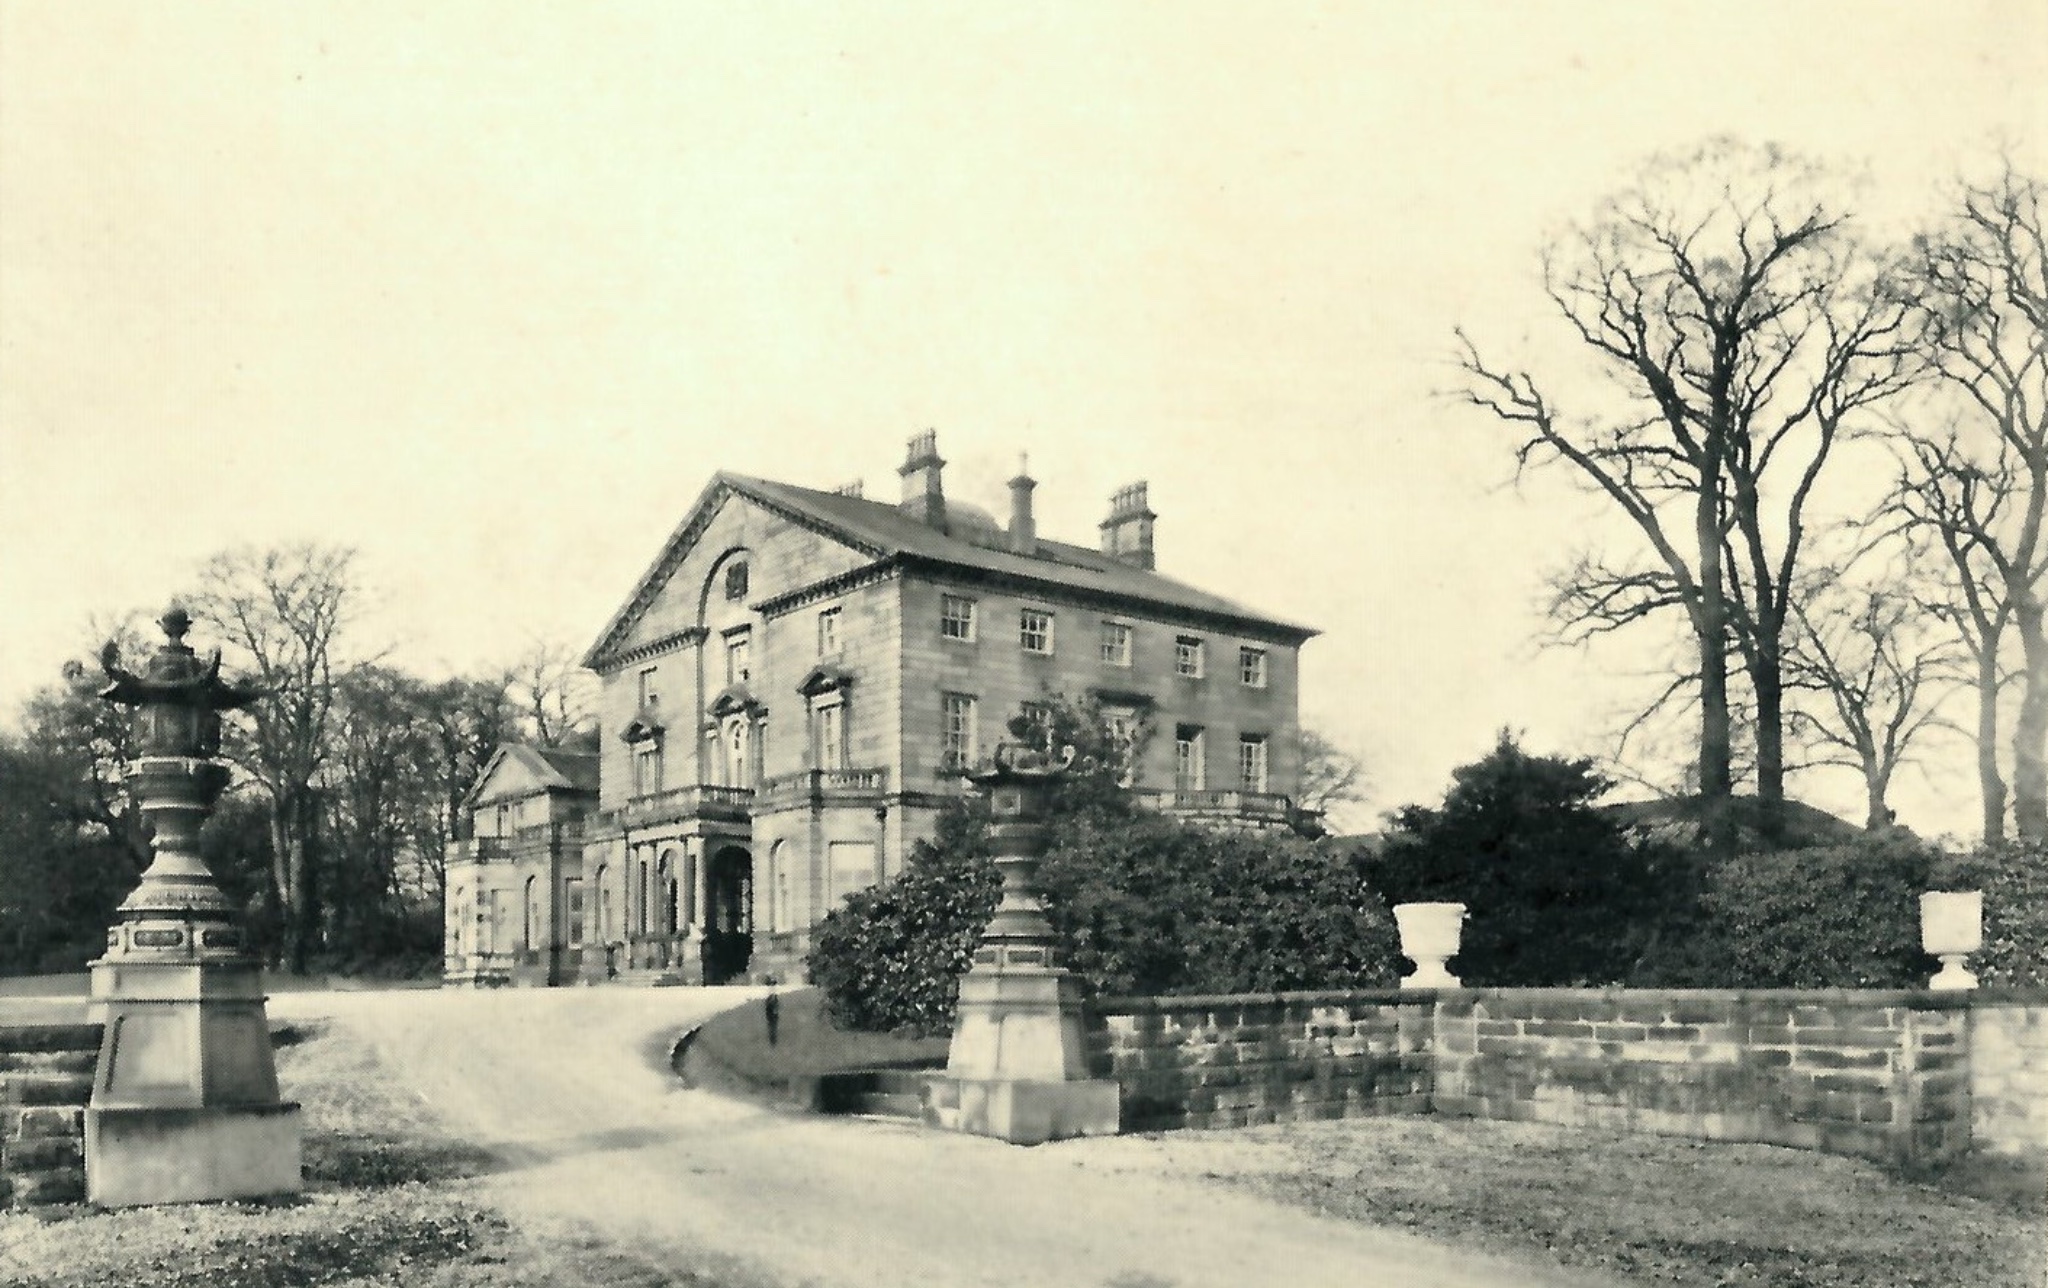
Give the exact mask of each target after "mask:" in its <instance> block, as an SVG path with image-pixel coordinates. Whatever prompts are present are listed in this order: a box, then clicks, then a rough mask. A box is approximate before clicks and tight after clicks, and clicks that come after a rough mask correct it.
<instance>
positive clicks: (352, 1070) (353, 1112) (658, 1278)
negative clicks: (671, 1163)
mask: <svg viewBox="0 0 2048 1288" xmlns="http://www.w3.org/2000/svg"><path fill="white" fill-rule="evenodd" d="M277 1061H278V1074H279V1079H280V1081H281V1082H282V1083H283V1084H284V1088H285V1092H286V1094H287V1095H288V1096H290V1097H292V1098H294V1099H296V1100H298V1101H299V1102H300V1103H301V1104H302V1105H303V1106H304V1109H305V1124H306V1132H305V1176H306V1187H307V1188H306V1193H305V1195H304V1196H303V1197H302V1198H299V1199H296V1200H290V1201H280V1202H275V1203H213V1204H186V1205H179V1206H173V1207H161V1208H137V1209H128V1210H124V1211H118V1212H101V1211H97V1210H95V1209H92V1208H90V1207H86V1206H83V1205H77V1206H64V1207H53V1208H36V1209H29V1210H27V1211H19V1212H0V1283H4V1284H7V1285H10V1286H16V1288H101V1286H102V1285H107V1284H121V1285H123V1288H312V1286H317V1285H358V1284H372V1283H375V1284H404V1285H408V1286H409V1288H410V1286H411V1285H421V1286H423V1288H547V1286H550V1285H561V1286H562V1288H677V1286H680V1285H686V1284H689V1285H706V1286H709V1285H716V1284H728V1285H729V1284H732V1283H734V1282H735V1281H734V1279H733V1278H732V1277H731V1276H729V1275H724V1274H717V1273H715V1272H714V1271H712V1270H711V1269H709V1268H707V1267H706V1266H688V1265H678V1264H677V1261H678V1259H677V1258H676V1257H675V1256H674V1254H672V1253H670V1254H657V1253H652V1252H648V1253H642V1252H639V1251H637V1250H635V1249H631V1248H623V1247H619V1246H615V1245H612V1244H609V1243H607V1242H605V1241H603V1240H600V1239H598V1238H595V1237H593V1236H591V1235H590V1234H589V1232H588V1231H584V1230H581V1229H578V1228H575V1227H563V1228H559V1229H550V1230H547V1231H535V1230H517V1229H514V1228H513V1227H512V1226H510V1225H509V1224H508V1223H507V1222H506V1220H505V1219H504V1218H503V1217H502V1216H501V1215H500V1214H499V1213H498V1211H497V1210H496V1208H495V1207H494V1206H493V1205H492V1203H491V1202H490V1201H489V1197H488V1195H487V1194H486V1193H485V1191H484V1190H483V1188H482V1186H481V1184H480V1181H479V1179H478V1178H480V1177H481V1176H482V1175H483V1174H485V1173H487V1172H490V1171H494V1170H497V1169H499V1168H501V1167H503V1166H504V1163H503V1162H502V1161H501V1160H499V1159H498V1158H496V1157H494V1156H493V1155H491V1154H490V1153H489V1152H488V1151H485V1150H483V1149H480V1148H478V1147H476V1146H475V1145H472V1144H470V1143H468V1142H465V1141H462V1140H460V1139H457V1138H455V1137H453V1136H451V1135H450V1134H449V1133H448V1132H447V1131H446V1130H445V1129H444V1128H443V1127H442V1125H441V1124H440V1123H439V1122H438V1121H436V1119H435V1118H434V1116H433V1115H432V1114H431V1113H430V1112H429V1111H428V1109H427V1107H426V1106H425V1105H424V1104H423V1103H422V1102H420V1101H419V1100H417V1099H416V1098H414V1097H411V1096H408V1095H405V1094H404V1093H402V1092H399V1091H397V1090H396V1089H395V1083H394V1080H393V1079H392V1078H391V1077H390V1076H389V1070H387V1069H384V1068H382V1067H381V1066H380V1065H379V1064H378V1063H377V1060H376V1058H375V1056H374V1054H373V1053H372V1052H371V1051H370V1050H369V1049H368V1048H367V1047H366V1046H364V1045H363V1044H362V1043H360V1042H358V1041H356V1040H355V1039H354V1038H352V1037H351V1036H350V1035H349V1034H348V1033H347V1032H345V1031H342V1030H339V1029H330V1028H326V1027H323V1026H319V1025H313V1026H307V1027H300V1028H294V1029H287V1030H284V1031H282V1032H281V1033H280V1034H279V1035H278V1052H277Z"/></svg>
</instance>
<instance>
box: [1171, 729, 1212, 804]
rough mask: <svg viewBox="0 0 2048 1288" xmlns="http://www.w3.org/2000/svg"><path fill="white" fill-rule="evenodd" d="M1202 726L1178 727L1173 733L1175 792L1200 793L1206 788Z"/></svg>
mask: <svg viewBox="0 0 2048 1288" xmlns="http://www.w3.org/2000/svg"><path fill="white" fill-rule="evenodd" d="M1202 744H1203V738H1202V729H1201V726H1200V725H1178V726H1176V727H1175V728H1174V731H1173V790H1175V791H1177V792H1199V791H1203V790H1205V788H1206V781H1205V779H1206V775H1205V773H1204V769H1203V764H1202Z"/></svg>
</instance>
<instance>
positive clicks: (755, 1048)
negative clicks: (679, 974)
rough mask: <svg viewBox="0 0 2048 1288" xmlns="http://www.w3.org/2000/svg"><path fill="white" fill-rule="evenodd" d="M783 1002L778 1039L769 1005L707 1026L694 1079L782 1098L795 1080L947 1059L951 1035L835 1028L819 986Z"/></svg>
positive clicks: (690, 1065) (691, 1066)
mask: <svg viewBox="0 0 2048 1288" xmlns="http://www.w3.org/2000/svg"><path fill="white" fill-rule="evenodd" d="M778 1000H779V1002H780V1003H781V1006H780V1017H779V1022H778V1024H777V1029H776V1040H775V1042H774V1043H773V1044H772V1045H771V1044H770V1043H769V1041H768V1020H767V1016H766V1014H765V1007H766V1003H765V1002H758V1001H757V1002H749V1003H747V1004H746V1005H744V1006H741V1007H738V1008H736V1009H734V1010H730V1011H726V1012H724V1013H723V1014H721V1015H718V1016H716V1017H714V1018H713V1019H711V1020H709V1021H708V1022H706V1023H705V1025H704V1027H703V1028H702V1029H701V1030H700V1031H699V1032H698V1034H697V1037H696V1040H695V1041H693V1042H692V1043H691V1044H690V1051H689V1056H688V1058H687V1060H686V1062H685V1064H684V1069H685V1071H686V1072H687V1073H688V1075H689V1077H690V1079H691V1080H692V1081H693V1082H699V1083H702V1084H703V1085H706V1086H710V1087H714V1088H717V1089H719V1090H728V1091H736V1092H742V1093H747V1094H753V1095H759V1096H766V1097H770V1098H774V1099H778V1100H779V1099H783V1098H785V1097H786V1096H787V1095H788V1093H789V1091H790V1087H791V1084H792V1083H793V1082H801V1081H802V1080H803V1079H807V1078H815V1077H817V1076H818V1075H819V1074H824V1073H840V1072H844V1071H846V1070H849V1069H893V1068H912V1067H916V1066H919V1065H938V1064H944V1063H945V1062H946V1045H947V1041H948V1040H947V1039H946V1038H942V1037H940V1038H900V1037H894V1036H891V1035H890V1034H887V1033H849V1032H846V1031H844V1030H841V1029H836V1028H834V1027H832V1022H831V1020H829V1019H827V1018H826V1016H825V1012H824V999H823V997H822V996H821V995H820V994H819V992H818V990H817V989H815V988H799V989H791V990H789V991H787V992H784V993H781V994H779V995H778Z"/></svg>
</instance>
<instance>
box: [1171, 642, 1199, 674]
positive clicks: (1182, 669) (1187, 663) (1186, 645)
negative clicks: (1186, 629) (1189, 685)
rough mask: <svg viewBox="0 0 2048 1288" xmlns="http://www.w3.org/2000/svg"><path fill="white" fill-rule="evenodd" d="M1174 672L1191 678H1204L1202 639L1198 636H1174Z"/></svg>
mask: <svg viewBox="0 0 2048 1288" xmlns="http://www.w3.org/2000/svg"><path fill="white" fill-rule="evenodd" d="M1173 673H1174V674H1175V675H1182V676H1186V677H1187V678H1188V679H1190V680H1199V679H1201V678H1202V674H1203V672H1202V641H1201V639H1200V638H1199V637H1198V636H1194V635H1176V636H1174V637H1173Z"/></svg>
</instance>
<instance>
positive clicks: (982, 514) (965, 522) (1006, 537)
mask: <svg viewBox="0 0 2048 1288" xmlns="http://www.w3.org/2000/svg"><path fill="white" fill-rule="evenodd" d="M946 534H947V535H948V536H952V537H957V538H959V539H960V540H962V541H967V542H972V543H973V544H975V545H977V546H987V547H989V548H991V549H995V550H1006V549H1008V548H1009V545H1010V533H1009V530H1008V529H1007V528H1005V527H1003V525H1002V524H1000V523H997V522H996V516H995V515H993V514H990V513H989V512H988V511H987V510H984V509H983V508H982V507H980V506H978V505H976V504H974V503H973V502H972V501H955V500H953V499H952V498H950V497H948V498H947V499H946Z"/></svg>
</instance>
